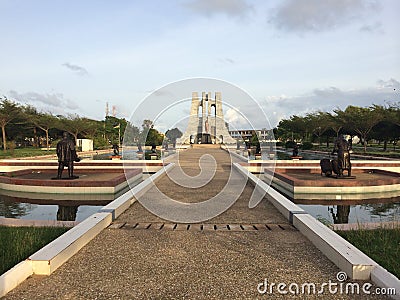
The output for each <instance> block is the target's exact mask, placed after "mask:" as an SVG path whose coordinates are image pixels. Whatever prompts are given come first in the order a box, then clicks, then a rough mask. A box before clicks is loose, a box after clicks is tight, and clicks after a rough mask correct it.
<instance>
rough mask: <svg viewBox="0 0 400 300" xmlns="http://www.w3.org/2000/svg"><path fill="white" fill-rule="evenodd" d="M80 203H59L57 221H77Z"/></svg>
mask: <svg viewBox="0 0 400 300" xmlns="http://www.w3.org/2000/svg"><path fill="white" fill-rule="evenodd" d="M78 207H79V205H74V206H65V205H58V211H57V221H75V219H76V213H77V212H78Z"/></svg>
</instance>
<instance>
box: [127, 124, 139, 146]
mask: <svg viewBox="0 0 400 300" xmlns="http://www.w3.org/2000/svg"><path fill="white" fill-rule="evenodd" d="M139 138H140V129H139V127H136V126H135V125H132V124H131V123H130V122H127V124H126V128H125V133H124V145H130V146H133V145H135V144H136V143H137V142H139Z"/></svg>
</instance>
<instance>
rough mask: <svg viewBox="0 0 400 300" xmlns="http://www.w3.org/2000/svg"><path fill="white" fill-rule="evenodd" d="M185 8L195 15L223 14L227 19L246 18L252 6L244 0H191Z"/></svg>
mask: <svg viewBox="0 0 400 300" xmlns="http://www.w3.org/2000/svg"><path fill="white" fill-rule="evenodd" d="M185 6H186V7H187V8H189V9H190V10H192V11H193V12H195V13H198V14H201V15H205V16H207V17H210V16H213V15H215V14H225V15H227V16H229V17H246V16H247V15H248V14H249V13H250V12H251V11H252V10H253V8H252V6H251V5H249V4H247V3H246V1H244V0H193V1H190V2H189V3H186V4H185Z"/></svg>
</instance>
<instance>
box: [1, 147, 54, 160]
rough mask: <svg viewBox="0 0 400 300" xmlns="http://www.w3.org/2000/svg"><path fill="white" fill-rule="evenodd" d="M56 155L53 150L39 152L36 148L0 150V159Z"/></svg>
mask: <svg viewBox="0 0 400 300" xmlns="http://www.w3.org/2000/svg"><path fill="white" fill-rule="evenodd" d="M48 154H56V151H55V150H49V151H47V150H41V149H38V148H17V149H14V150H6V151H4V150H0V159H4V158H17V157H29V156H39V155H48Z"/></svg>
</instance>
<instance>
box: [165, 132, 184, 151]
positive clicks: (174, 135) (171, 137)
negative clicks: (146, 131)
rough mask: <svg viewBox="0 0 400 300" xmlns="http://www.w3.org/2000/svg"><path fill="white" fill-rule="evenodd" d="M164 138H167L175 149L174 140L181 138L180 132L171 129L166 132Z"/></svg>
mask: <svg viewBox="0 0 400 300" xmlns="http://www.w3.org/2000/svg"><path fill="white" fill-rule="evenodd" d="M165 136H166V137H167V138H168V140H170V141H171V143H172V144H174V147H175V144H176V140H177V139H178V138H180V137H181V136H182V131H180V130H179V129H178V128H176V127H175V128H173V129H169V130H167V132H166V133H165Z"/></svg>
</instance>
